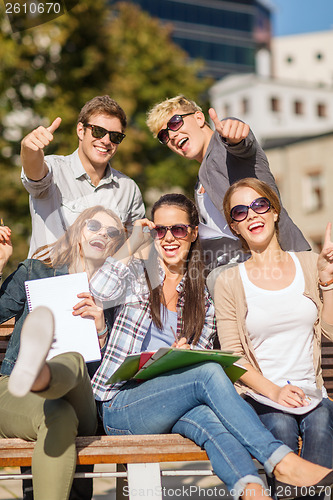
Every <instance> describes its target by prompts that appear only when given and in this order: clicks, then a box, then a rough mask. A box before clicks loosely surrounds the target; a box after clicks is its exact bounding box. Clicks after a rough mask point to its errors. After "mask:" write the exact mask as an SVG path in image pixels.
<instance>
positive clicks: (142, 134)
mask: <svg viewBox="0 0 333 500" xmlns="http://www.w3.org/2000/svg"><path fill="white" fill-rule="evenodd" d="M1 7H2V6H0V9H1ZM171 29H172V27H171V26H162V24H161V23H160V22H159V21H158V20H156V19H152V18H151V17H150V16H149V15H148V14H147V13H145V12H143V11H142V10H141V9H140V8H139V7H138V6H136V5H134V4H131V3H129V2H119V3H117V4H114V5H113V4H112V5H108V4H107V1H106V0H84V2H79V3H78V4H77V5H76V6H75V7H74V8H73V9H72V10H71V11H69V12H67V13H66V14H65V15H63V16H60V17H58V18H56V19H53V20H52V21H50V22H48V23H45V24H43V25H41V26H38V27H35V28H32V29H29V30H26V31H23V32H19V33H14V34H13V33H12V32H11V29H10V25H9V22H8V20H7V18H6V16H5V13H4V11H3V10H1V11H0V60H1V66H2V71H1V74H0V175H1V183H2V197H1V199H0V216H1V217H3V219H4V221H5V223H6V224H8V225H10V226H11V228H12V230H13V244H14V246H15V252H14V254H15V257H16V259H12V268H14V267H15V266H16V263H17V261H18V260H22V259H23V258H25V256H26V254H27V248H28V238H29V234H30V230H31V225H30V214H29V209H28V195H27V193H26V191H25V190H24V188H23V187H22V185H21V181H20V171H21V167H20V159H19V151H20V140H21V138H22V137H24V135H25V134H27V133H28V132H29V131H31V130H32V129H33V128H35V127H36V126H38V125H39V124H43V125H46V126H47V125H49V123H50V122H51V121H52V120H53V119H54V118H55V117H56V116H61V118H62V124H61V126H60V128H59V129H58V131H57V133H56V136H55V140H54V141H53V143H52V144H51V145H50V146H49V148H48V149H47V151H46V153H47V154H52V153H57V154H68V153H70V152H72V151H73V150H74V149H75V148H76V147H77V137H76V130H75V124H76V119H77V115H78V112H79V110H80V108H81V107H82V105H83V104H84V103H85V102H86V101H87V100H88V99H91V98H92V97H94V96H95V95H103V94H109V95H110V96H111V97H113V98H114V99H116V100H117V101H118V102H119V103H120V104H121V106H122V107H123V108H124V109H125V111H126V114H127V116H128V122H129V127H128V130H127V133H126V134H127V137H126V140H125V141H124V142H123V143H122V145H121V147H120V148H119V150H118V153H117V155H116V157H115V158H114V162H113V166H114V167H115V168H118V169H119V170H122V171H123V172H125V173H126V174H127V175H130V176H131V177H133V178H134V179H135V180H136V181H137V183H138V184H139V186H140V188H141V190H142V192H143V194H144V195H145V193H147V192H148V191H149V189H152V188H156V189H158V190H161V191H162V190H163V191H165V190H168V189H172V187H173V186H178V187H180V188H181V189H182V190H184V191H185V192H188V193H191V194H192V192H193V186H194V183H195V178H196V174H197V169H198V166H197V165H196V164H192V163H191V162H188V161H185V160H183V159H182V158H180V157H177V156H175V155H174V154H172V153H169V152H168V150H167V148H165V147H163V146H161V145H160V144H159V143H158V142H157V141H156V139H153V137H152V136H151V134H150V132H149V130H148V128H147V126H146V124H145V118H146V112H147V110H148V109H149V108H150V107H151V106H152V105H153V104H155V103H156V102H158V101H160V100H163V99H165V98H166V97H171V96H174V95H176V94H179V93H183V94H185V95H188V96H189V97H191V98H193V99H199V100H201V101H202V100H203V99H204V98H205V95H206V90H207V88H208V85H210V83H211V82H210V81H208V80H207V79H206V78H205V79H204V78H200V77H199V73H200V70H201V68H202V66H201V64H200V63H198V62H190V61H189V60H188V57H187V54H186V53H185V52H183V51H182V50H181V49H180V48H179V47H178V46H176V45H175V44H174V43H173V42H172V41H171V38H170V34H171Z"/></svg>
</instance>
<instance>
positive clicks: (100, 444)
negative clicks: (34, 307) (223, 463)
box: [0, 321, 333, 500]
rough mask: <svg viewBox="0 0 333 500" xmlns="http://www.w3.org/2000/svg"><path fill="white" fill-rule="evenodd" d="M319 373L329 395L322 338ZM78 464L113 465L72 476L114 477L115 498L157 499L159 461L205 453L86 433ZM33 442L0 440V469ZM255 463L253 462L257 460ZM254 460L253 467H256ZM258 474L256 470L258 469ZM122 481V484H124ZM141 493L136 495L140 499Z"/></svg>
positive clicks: (24, 461)
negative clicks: (113, 468)
mask: <svg viewBox="0 0 333 500" xmlns="http://www.w3.org/2000/svg"><path fill="white" fill-rule="evenodd" d="M12 328H13V322H12V321H10V322H7V323H4V324H2V325H0V364H1V363H2V360H3V358H4V354H5V351H6V348H7V344H8V340H9V338H10V335H11V332H12ZM322 357H323V375H324V379H325V385H326V387H327V390H328V393H329V396H332V394H333V344H332V343H331V342H330V341H328V340H326V339H323V348H322ZM76 447H77V453H78V455H77V463H78V464H117V471H116V472H97V473H96V472H92V473H76V477H116V478H117V500H120V499H124V498H129V499H130V500H131V499H132V498H133V499H134V498H137V497H138V492H144V491H146V492H149V493H147V495H146V496H147V497H148V496H149V498H152V499H154V500H157V499H158V500H162V487H161V469H160V464H161V463H163V462H189V461H190V462H202V461H204V462H205V461H208V460H209V459H208V457H207V454H206V452H205V451H204V450H202V449H201V448H200V447H199V446H197V445H196V444H195V443H194V442H193V441H191V440H190V439H187V438H184V437H182V436H180V435H179V434H158V435H146V436H89V437H78V438H77V439H76ZM33 449H34V443H32V442H27V441H24V440H22V439H0V467H18V466H29V465H31V457H32V452H33ZM257 464H258V463H257ZM260 467H261V466H260V464H258V468H259V469H260ZM260 471H261V472H262V469H260ZM213 474H214V473H213V471H212V470H198V468H196V469H195V470H186V471H179V470H177V471H169V470H168V471H162V475H177V476H180V475H185V476H197V475H213ZM30 477H31V475H22V474H5V473H2V474H0V479H17V478H20V479H22V478H30ZM125 481H127V483H125ZM144 496H145V495H142V494H141V497H144Z"/></svg>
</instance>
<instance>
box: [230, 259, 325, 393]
mask: <svg viewBox="0 0 333 500" xmlns="http://www.w3.org/2000/svg"><path fill="white" fill-rule="evenodd" d="M289 255H290V256H291V257H292V259H293V261H294V263H295V266H296V274H295V278H294V280H293V282H292V283H291V284H290V285H289V286H287V287H286V288H283V289H282V290H265V289H262V288H259V287H257V286H256V285H254V284H253V283H252V282H251V281H250V280H249V278H248V275H247V272H246V269H245V265H244V264H243V263H242V264H240V265H239V270H240V275H241V278H242V282H243V286H244V290H245V296H246V301H247V306H248V314H247V317H246V327H247V330H248V332H249V337H250V340H251V342H252V345H253V348H254V351H255V354H256V358H257V361H258V363H259V366H260V369H261V371H262V373H263V375H264V376H265V377H266V378H267V379H268V380H271V381H272V382H274V383H275V384H277V385H278V386H280V387H283V386H284V385H286V384H287V383H288V381H289V382H290V383H291V384H293V385H297V386H298V387H301V388H302V389H303V390H305V392H306V391H307V389H308V390H309V391H310V392H311V393H313V391H316V377H315V369H314V366H313V325H314V322H315V320H316V318H317V314H318V311H317V307H316V305H315V304H314V302H313V301H312V300H311V299H309V298H308V297H305V296H304V295H303V293H304V285H305V283H304V276H303V271H302V268H301V265H300V262H299V260H298V258H297V257H296V255H295V254H294V253H293V252H289Z"/></svg>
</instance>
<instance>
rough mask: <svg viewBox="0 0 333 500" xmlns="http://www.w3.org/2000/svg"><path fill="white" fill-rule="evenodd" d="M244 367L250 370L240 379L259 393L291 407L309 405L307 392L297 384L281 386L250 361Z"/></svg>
mask: <svg viewBox="0 0 333 500" xmlns="http://www.w3.org/2000/svg"><path fill="white" fill-rule="evenodd" d="M244 368H247V370H248V371H247V372H246V373H244V375H242V376H241V378H240V380H241V381H242V382H243V383H244V384H246V385H247V386H248V387H250V388H251V389H254V390H255V391H256V392H258V393H259V394H263V395H264V396H266V397H267V398H269V399H271V400H272V401H275V402H276V403H279V404H281V405H283V406H287V407H291V408H297V407H299V406H306V405H307V402H306V400H305V393H304V392H303V391H302V389H300V388H299V387H297V386H296V385H291V384H286V385H285V386H283V387H279V386H278V385H276V384H274V383H273V382H271V381H270V380H268V379H267V378H265V377H264V376H263V375H262V374H261V373H259V372H258V370H256V369H255V368H254V367H253V366H252V365H251V364H250V363H247V364H245V365H244Z"/></svg>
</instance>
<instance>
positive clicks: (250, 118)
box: [209, 74, 333, 147]
mask: <svg viewBox="0 0 333 500" xmlns="http://www.w3.org/2000/svg"><path fill="white" fill-rule="evenodd" d="M209 95H210V102H211V104H212V106H213V107H214V108H215V109H216V112H217V114H218V116H219V117H221V118H225V117H227V116H235V117H237V118H240V119H241V120H243V121H245V122H247V123H249V124H251V128H252V130H253V131H254V133H255V135H256V137H257V139H258V140H259V142H260V143H261V144H262V146H263V147H268V146H270V145H272V144H274V143H282V142H283V140H285V141H290V140H291V139H295V138H299V137H304V136H313V135H317V134H323V133H325V132H327V131H330V130H333V87H331V86H328V85H325V86H324V85H318V84H316V83H307V82H295V81H292V80H286V79H282V78H272V77H264V76H260V75H256V74H249V75H230V76H227V77H226V78H224V79H222V80H220V81H218V82H216V83H215V84H214V85H213V86H212V87H211V89H210V91H209Z"/></svg>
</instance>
